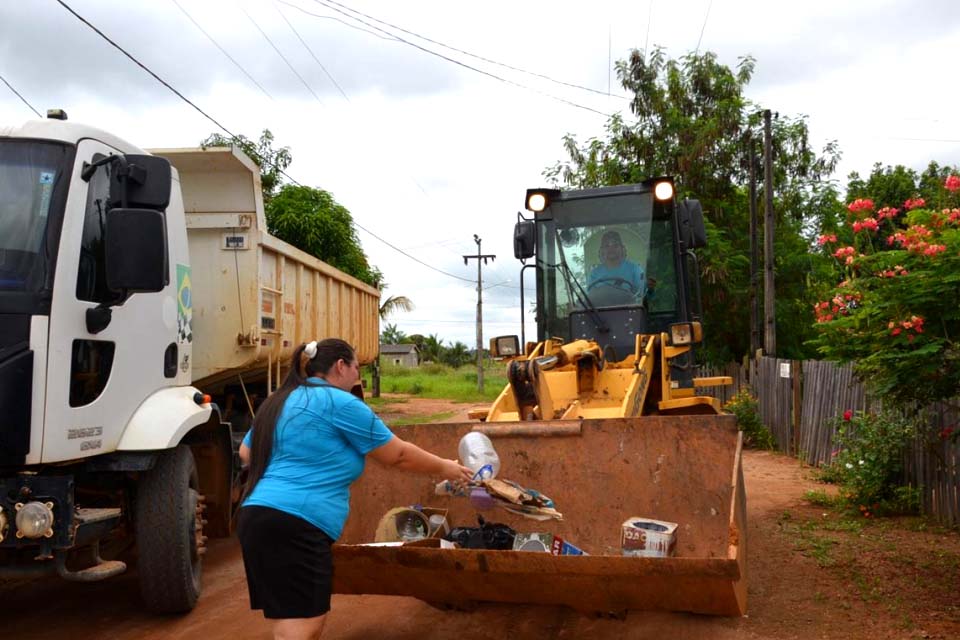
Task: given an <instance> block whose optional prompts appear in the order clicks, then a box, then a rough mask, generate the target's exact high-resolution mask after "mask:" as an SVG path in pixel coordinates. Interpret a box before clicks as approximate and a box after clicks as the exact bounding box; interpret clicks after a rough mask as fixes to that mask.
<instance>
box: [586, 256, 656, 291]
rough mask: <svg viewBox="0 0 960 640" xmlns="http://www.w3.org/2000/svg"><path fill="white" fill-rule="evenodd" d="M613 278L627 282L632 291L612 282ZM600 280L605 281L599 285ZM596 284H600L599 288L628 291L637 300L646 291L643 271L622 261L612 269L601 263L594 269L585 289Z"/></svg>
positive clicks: (630, 263)
mask: <svg viewBox="0 0 960 640" xmlns="http://www.w3.org/2000/svg"><path fill="white" fill-rule="evenodd" d="M614 278H619V279H620V280H624V281H626V282H629V283H630V287H632V289H630V288H628V287H627V286H626V285H625V284H624V283H623V282H615V281H614V280H613V279H614ZM601 280H605V281H606V282H602V283H601V282H600V281H601ZM597 283H600V285H599V286H610V287H617V288H619V289H623V290H624V291H627V290H629V292H630V293H632V294H635V295H636V296H637V297H638V298H641V297H643V296H644V295H645V294H646V291H647V281H646V278H644V277H643V269H641V268H640V266H639V265H637V264H636V263H633V262H630V261H629V260H623V261H622V262H621V263H620V264H618V265H617V266H615V267H612V268H611V267H608V266H607V265H605V264H602V263H601V264H600V265H598V266H596V267H594V268H593V271H591V272H590V277H589V278H588V279H587V288H588V289H589V288H590V287H592V286H593V285H594V284H597Z"/></svg>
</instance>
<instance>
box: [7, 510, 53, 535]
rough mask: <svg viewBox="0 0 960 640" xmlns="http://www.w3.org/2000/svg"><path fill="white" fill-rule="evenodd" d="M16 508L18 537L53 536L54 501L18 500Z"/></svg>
mask: <svg viewBox="0 0 960 640" xmlns="http://www.w3.org/2000/svg"><path fill="white" fill-rule="evenodd" d="M16 509H17V537H18V538H40V537H46V538H51V537H53V503H52V502H28V503H27V504H23V503H22V502H18V503H17V504H16Z"/></svg>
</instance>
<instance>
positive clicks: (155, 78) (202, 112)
mask: <svg viewBox="0 0 960 640" xmlns="http://www.w3.org/2000/svg"><path fill="white" fill-rule="evenodd" d="M57 2H58V3H59V4H60V5H61V6H62V7H63V8H64V9H66V10H67V11H69V12H70V13H72V14H73V16H74V17H75V18H76V19H77V20H79V21H80V22H82V23H83V24H85V25H87V26H88V27H90V29H92V30H93V31H94V32H95V33H96V34H97V35H98V36H100V37H101V38H103V39H104V40H106V41H107V42H109V43H110V44H111V45H113V46H114V48H116V49H117V51H119V52H120V53H122V54H123V55H125V56H126V57H128V58H130V60H131V61H133V63H134V64H136V65H137V66H138V67H140V68H141V69H143V70H144V71H146V72H147V73H149V74H150V75H151V76H153V79H154V80H156V81H157V82H159V83H160V84H162V85H163V86H165V87H166V88H167V89H169V90H170V91H172V92H173V93H174V94H175V95H176V96H177V97H178V98H180V99H181V100H183V101H184V102H186V103H187V104H189V105H190V106H191V107H193V108H194V109H196V110H197V111H198V112H199V113H200V114H201V115H202V116H203V117H204V118H206V119H207V120H209V121H210V122H212V123H213V124H215V125H216V126H217V127H219V128H220V129H222V130H223V131H224V132H225V133H226V134H227V135H229V136H230V137H231V138H233V139H234V140H236V139H237V136H236V134H234V133H232V132H231V131H230V130H229V129H227V128H226V127H225V126H223V125H222V124H220V122H219V121H217V119H216V118H214V117H213V116H211V115H210V114H209V113H207V112H206V111H204V110H203V109H201V108H200V107H198V106H197V105H196V104H194V103H193V102H192V101H191V100H190V98H188V97H186V96H185V95H183V94H182V93H180V92H179V91H177V90H176V89H174V88H173V86H172V85H171V84H170V83H169V82H167V81H166V80H164V79H163V78H161V77H160V76H158V75H157V74H155V73H154V72H153V71H151V70H150V69H149V68H148V67H147V66H146V65H145V64H143V63H142V62H140V61H139V60H137V59H136V58H134V57H133V56H132V55H131V54H129V53H127V51H126V49H124V48H123V47H121V46H120V45H119V44H117V43H116V42H114V41H113V40H111V39H110V38H109V37H108V36H107V35H106V34H105V33H104V32H103V31H100V29H98V28H96V27H95V26H93V25H92V24H91V23H90V22H89V21H87V19H86V18H84V17H83V16H81V15H80V14H79V13H77V12H76V11H74V10H73V8H72V7H71V6H70V5H68V4H67V3H66V2H64V1H63V0H57Z"/></svg>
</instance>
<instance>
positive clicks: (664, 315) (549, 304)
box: [537, 193, 679, 338]
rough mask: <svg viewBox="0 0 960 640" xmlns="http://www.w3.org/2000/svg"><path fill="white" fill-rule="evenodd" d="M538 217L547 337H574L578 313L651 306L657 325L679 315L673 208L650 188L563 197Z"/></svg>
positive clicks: (543, 319)
mask: <svg viewBox="0 0 960 640" xmlns="http://www.w3.org/2000/svg"><path fill="white" fill-rule="evenodd" d="M546 213H547V215H546V216H540V217H538V223H540V229H539V231H538V234H537V238H538V240H537V242H538V247H537V274H538V292H539V294H540V296H539V297H540V299H539V300H538V304H539V306H540V308H539V311H540V313H539V319H540V322H539V324H540V326H541V328H542V329H543V331H544V334H545V335H544V337H546V336H552V337H563V338H569V336H568V333H569V332H570V328H569V315H570V312H571V311H575V310H579V309H584V308H587V307H588V306H592V307H594V308H597V309H602V308H605V307H621V306H633V305H639V306H643V307H645V308H646V310H647V314H648V316H649V317H650V320H651V322H652V323H653V324H654V325H655V326H659V325H663V326H666V325H667V324H669V323H670V322H673V321H675V319H676V318H677V316H678V315H679V309H678V292H679V287H678V281H677V271H676V258H675V252H674V231H673V217H672V215H671V211H670V208H667V207H665V206H662V205H659V204H655V203H654V200H653V196H652V194H650V193H631V194H624V195H616V196H605V197H600V198H583V199H572V200H566V201H555V202H553V203H552V204H551V205H550V208H549V209H548V210H547V212H546Z"/></svg>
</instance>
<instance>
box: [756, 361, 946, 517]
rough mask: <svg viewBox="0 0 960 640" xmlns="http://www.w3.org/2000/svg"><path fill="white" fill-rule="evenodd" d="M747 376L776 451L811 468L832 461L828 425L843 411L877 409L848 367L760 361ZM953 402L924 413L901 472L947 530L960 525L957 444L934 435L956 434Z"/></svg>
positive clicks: (831, 443) (805, 362)
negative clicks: (925, 419)
mask: <svg viewBox="0 0 960 640" xmlns="http://www.w3.org/2000/svg"><path fill="white" fill-rule="evenodd" d="M750 374H751V375H750V377H749V381H750V384H751V386H752V387H753V389H754V392H755V393H756V394H757V397H758V400H759V404H760V418H761V420H762V421H763V423H764V425H766V426H767V428H768V429H770V431H771V433H773V436H774V439H775V440H776V442H777V447H778V448H779V449H780V450H781V451H783V452H785V453H789V454H791V455H796V456H797V457H799V458H800V459H802V460H804V461H806V462H808V463H809V464H812V465H816V466H821V465H824V464H827V463H829V462H830V460H831V459H832V457H833V456H832V454H833V451H834V443H833V439H834V436H835V435H836V433H835V429H834V426H833V425H834V424H835V419H836V418H838V417H840V416H842V415H843V412H844V411H847V410H851V411H859V410H863V409H867V408H870V409H876V408H879V402H878V401H877V400H875V399H871V398H869V397H868V396H867V394H866V391H865V389H864V387H863V385H862V384H860V382H859V381H857V380H856V378H855V377H854V375H853V367H852V366H851V365H849V364H848V365H844V366H839V365H836V364H834V363H832V362H818V361H815V360H807V361H799V360H780V359H776V358H765V357H761V358H758V359H757V361H755V362H754V363H751V366H750ZM958 402H960V399H958V400H955V401H953V402H952V403H951V404H937V405H933V406H931V407H928V408H927V410H926V412H925V414H926V415H927V416H928V423H927V424H926V425H924V426H923V428H922V429H921V430H920V432H919V433H918V434H917V436H916V438H915V440H914V442H913V443H912V444H911V446H910V448H909V451H908V452H907V454H906V456H905V469H904V475H905V478H904V479H905V481H906V482H907V483H908V484H910V485H912V486H915V487H920V488H921V492H922V496H923V508H924V511H925V512H926V513H929V514H931V515H932V516H934V517H935V518H937V519H938V520H939V521H940V522H942V523H944V524H947V525H951V526H957V525H960V442H958V441H956V440H952V441H951V440H949V439H945V438H941V437H940V433H941V432H942V431H943V430H944V429H947V428H951V427H952V428H955V429H956V428H960V426H958V421H960V412H958V410H957V408H956V405H957V404H958Z"/></svg>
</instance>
